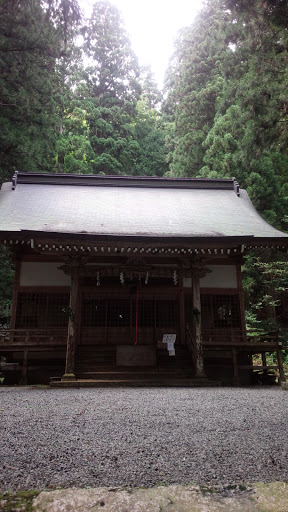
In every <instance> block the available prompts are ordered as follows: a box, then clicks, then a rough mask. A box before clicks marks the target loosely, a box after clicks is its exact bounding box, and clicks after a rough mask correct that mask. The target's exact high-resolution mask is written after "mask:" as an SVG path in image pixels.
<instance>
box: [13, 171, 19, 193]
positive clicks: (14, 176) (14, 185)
mask: <svg viewBox="0 0 288 512" xmlns="http://www.w3.org/2000/svg"><path fill="white" fill-rule="evenodd" d="M17 181H18V171H15V173H14V175H13V178H12V190H15V188H16V187H17Z"/></svg>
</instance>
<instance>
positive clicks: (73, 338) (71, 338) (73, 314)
mask: <svg viewBox="0 0 288 512" xmlns="http://www.w3.org/2000/svg"><path fill="white" fill-rule="evenodd" d="M79 306H80V305H79V264H78V263H76V262H75V263H74V262H72V264H71V288H70V304H69V320H68V335H67V348H66V366H65V374H64V375H63V377H62V380H75V378H76V377H75V370H74V367H75V352H76V347H77V341H78V335H79V310H80V307H79Z"/></svg>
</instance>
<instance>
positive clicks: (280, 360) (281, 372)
mask: <svg viewBox="0 0 288 512" xmlns="http://www.w3.org/2000/svg"><path fill="white" fill-rule="evenodd" d="M277 358H278V367H279V375H280V379H279V380H280V382H279V384H280V385H281V382H286V377H285V373H284V368H283V358H282V351H281V346H280V345H279V344H278V343H277Z"/></svg>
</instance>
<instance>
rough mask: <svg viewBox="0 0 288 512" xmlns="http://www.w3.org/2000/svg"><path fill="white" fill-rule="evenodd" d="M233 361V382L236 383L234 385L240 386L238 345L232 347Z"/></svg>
mask: <svg viewBox="0 0 288 512" xmlns="http://www.w3.org/2000/svg"><path fill="white" fill-rule="evenodd" d="M232 361H233V384H234V386H239V373H238V362H237V350H236V347H233V348H232Z"/></svg>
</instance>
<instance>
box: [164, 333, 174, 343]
mask: <svg viewBox="0 0 288 512" xmlns="http://www.w3.org/2000/svg"><path fill="white" fill-rule="evenodd" d="M175 341H176V334H164V335H163V340H162V343H169V342H172V343H175Z"/></svg>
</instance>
